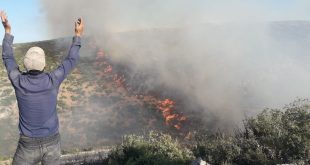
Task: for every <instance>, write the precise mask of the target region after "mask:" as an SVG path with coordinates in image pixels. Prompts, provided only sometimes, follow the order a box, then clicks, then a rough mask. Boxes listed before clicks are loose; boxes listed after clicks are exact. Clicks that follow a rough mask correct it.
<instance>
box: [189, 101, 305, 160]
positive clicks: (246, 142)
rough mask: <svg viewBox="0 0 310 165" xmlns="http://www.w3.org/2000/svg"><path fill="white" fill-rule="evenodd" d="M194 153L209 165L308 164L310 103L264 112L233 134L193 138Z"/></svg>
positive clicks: (300, 103)
mask: <svg viewBox="0 0 310 165" xmlns="http://www.w3.org/2000/svg"><path fill="white" fill-rule="evenodd" d="M196 137H198V138H196V144H195V147H194V148H193V152H194V154H195V156H197V157H203V158H205V159H206V160H207V161H208V162H209V163H211V164H224V163H230V164H238V165H243V164H244V165H246V164H257V165H260V164H262V165H263V164H282V163H294V164H310V102H309V101H308V100H297V101H295V102H293V103H291V104H289V105H287V106H286V107H284V108H283V109H281V110H279V109H266V110H264V111H263V112H261V113H260V114H258V115H257V116H255V117H252V118H247V119H246V120H245V121H244V129H243V130H240V131H239V132H238V133H236V134H234V135H224V134H220V133H218V134H215V135H212V134H211V135H209V134H206V133H205V134H199V135H196Z"/></svg>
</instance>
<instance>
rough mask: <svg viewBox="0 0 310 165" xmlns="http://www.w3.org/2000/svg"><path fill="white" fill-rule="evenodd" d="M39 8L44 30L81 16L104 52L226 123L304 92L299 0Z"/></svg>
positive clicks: (78, 3) (141, 1) (304, 10)
mask: <svg viewBox="0 0 310 165" xmlns="http://www.w3.org/2000/svg"><path fill="white" fill-rule="evenodd" d="M41 8H42V11H44V14H46V19H47V21H48V22H47V24H48V26H49V32H50V34H51V35H52V36H57V37H60V36H68V35H72V26H70V25H72V24H71V23H72V21H73V20H74V19H75V18H77V17H78V16H82V17H83V18H84V19H85V23H86V29H85V30H86V31H85V33H86V34H87V35H90V36H95V38H96V40H97V41H98V42H97V43H98V44H99V46H101V47H103V48H105V50H109V53H110V54H111V56H112V59H114V60H116V61H117V60H119V61H121V62H124V63H127V64H129V65H130V66H131V67H132V69H133V70H135V71H137V72H141V71H142V72H143V71H150V70H151V71H152V74H155V75H156V79H155V76H154V77H153V79H152V78H151V79H152V80H151V81H146V82H153V83H154V85H158V84H165V85H166V86H169V87H171V88H174V89H176V90H178V91H180V93H183V95H184V96H183V97H186V99H187V100H189V101H190V100H194V101H195V102H196V103H197V104H199V105H200V106H202V107H203V108H204V109H205V110H206V111H209V112H212V113H214V114H216V115H217V116H218V117H219V119H220V121H225V122H227V123H229V124H230V123H231V122H237V121H241V119H242V118H243V117H244V114H245V113H247V112H248V111H250V112H251V113H252V112H253V111H254V113H255V112H257V109H262V108H264V107H279V106H283V105H284V104H287V103H289V102H291V101H293V100H294V99H295V98H296V97H309V96H310V85H309V84H310V78H308V75H309V73H310V68H309V66H308V65H307V61H309V58H308V49H307V47H308V46H307V44H310V43H309V41H310V38H309V37H308V36H309V35H307V34H308V33H310V30H308V29H309V26H310V24H309V23H308V22H307V21H306V20H309V19H310V13H309V12H310V10H309V9H310V1H307V0H300V1H293V0H259V1H258V0H256V1H255V0H247V1H243V0H217V1H212V0H192V1H187V0H169V1H167V0H156V1H154V0H131V1H124V0H113V1H112V0H93V1H84V0H74V1H73V0H66V1H62V0H54V1H50V0H43V1H41ZM287 20H291V21H290V22H283V21H287ZM292 20H298V21H292ZM301 20H303V21H301ZM274 21H282V22H274ZM271 22H273V23H271ZM120 32H122V33H120ZM133 74H134V73H133ZM156 83H157V84H156ZM148 86H152V84H151V85H150V84H148ZM193 110H194V109H193ZM223 123H224V122H223Z"/></svg>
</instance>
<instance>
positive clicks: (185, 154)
mask: <svg viewBox="0 0 310 165" xmlns="http://www.w3.org/2000/svg"><path fill="white" fill-rule="evenodd" d="M191 160H193V156H192V153H191V152H190V151H189V150H187V149H186V148H185V147H182V146H181V145H180V143H179V142H178V141H177V140H174V139H173V138H172V137H171V136H169V135H167V134H163V133H156V132H150V133H149V134H148V135H146V136H137V135H127V136H124V137H123V142H122V144H120V145H118V146H117V147H115V148H114V149H113V150H112V151H111V152H110V154H109V155H108V158H107V162H108V164H110V165H114V164H115V165H119V164H122V165H182V164H184V165H185V164H189V163H190V161H191Z"/></svg>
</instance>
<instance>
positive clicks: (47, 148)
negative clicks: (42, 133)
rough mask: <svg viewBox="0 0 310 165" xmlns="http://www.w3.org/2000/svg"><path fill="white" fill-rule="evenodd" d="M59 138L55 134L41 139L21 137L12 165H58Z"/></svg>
mask: <svg viewBox="0 0 310 165" xmlns="http://www.w3.org/2000/svg"><path fill="white" fill-rule="evenodd" d="M60 155H61V153H60V136H59V134H58V133H57V134H55V135H53V136H49V137H43V138H30V137H26V136H23V135H21V136H20V138H19V141H18V146H17V149H16V152H15V155H14V158H13V165H36V164H38V163H39V162H41V163H42V164H43V165H59V164H60Z"/></svg>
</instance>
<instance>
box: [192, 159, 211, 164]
mask: <svg viewBox="0 0 310 165" xmlns="http://www.w3.org/2000/svg"><path fill="white" fill-rule="evenodd" d="M191 165H210V164H209V163H207V162H206V161H203V160H202V159H201V158H198V159H196V160H194V161H193V162H192V163H191Z"/></svg>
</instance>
